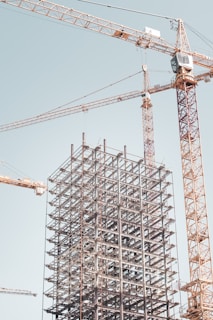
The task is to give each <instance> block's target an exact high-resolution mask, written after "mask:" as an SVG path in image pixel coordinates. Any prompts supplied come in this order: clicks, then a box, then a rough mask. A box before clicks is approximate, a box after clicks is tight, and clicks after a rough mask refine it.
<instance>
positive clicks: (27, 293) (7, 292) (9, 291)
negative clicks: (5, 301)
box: [0, 288, 37, 297]
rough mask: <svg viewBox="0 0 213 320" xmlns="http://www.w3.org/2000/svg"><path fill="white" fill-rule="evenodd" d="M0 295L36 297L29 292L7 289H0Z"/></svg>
mask: <svg viewBox="0 0 213 320" xmlns="http://www.w3.org/2000/svg"><path fill="white" fill-rule="evenodd" d="M0 293H6V294H18V295H25V296H33V297H36V296H37V294H36V293H33V292H31V291H29V290H19V289H8V288H0Z"/></svg>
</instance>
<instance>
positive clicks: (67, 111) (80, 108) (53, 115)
mask: <svg viewBox="0 0 213 320" xmlns="http://www.w3.org/2000/svg"><path fill="white" fill-rule="evenodd" d="M212 77H213V72H206V73H202V74H199V75H196V76H195V81H203V80H205V79H208V78H212ZM173 87H174V83H173V82H171V83H168V84H165V85H155V86H153V87H151V88H149V90H148V92H149V93H150V94H153V93H158V92H161V91H165V90H169V89H171V88H173ZM145 93H146V92H145V91H131V92H128V93H123V94H120V95H116V96H113V97H108V98H104V99H100V100H96V101H92V102H89V103H85V104H80V105H76V106H72V107H68V108H63V109H58V110H53V111H49V112H45V113H42V114H40V115H37V116H34V117H31V118H26V119H23V120H18V121H14V122H11V123H7V124H2V125H0V132H4V131H9V130H14V129H18V128H22V127H26V126H30V125H33V124H36V123H40V122H45V121H49V120H53V119H57V118H60V117H65V116H68V115H71V114H74V113H79V112H87V111H89V110H92V109H97V108H100V107H104V106H106V105H110V104H113V103H118V102H123V101H126V100H129V99H135V98H138V97H143V95H144V94H145Z"/></svg>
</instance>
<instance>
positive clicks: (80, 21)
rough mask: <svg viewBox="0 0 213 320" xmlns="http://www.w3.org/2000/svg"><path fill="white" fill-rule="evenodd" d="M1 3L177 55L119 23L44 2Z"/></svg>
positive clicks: (15, 0) (148, 35) (160, 42)
mask: <svg viewBox="0 0 213 320" xmlns="http://www.w3.org/2000/svg"><path fill="white" fill-rule="evenodd" d="M0 2H3V3H6V4H9V5H13V6H15V7H19V8H22V9H25V10H28V11H32V12H35V13H38V14H41V15H44V16H47V17H50V18H53V19H56V20H60V21H63V22H66V23H69V24H71V25H75V26H77V27H80V28H84V29H88V30H91V31H95V32H98V33H101V34H105V35H108V36H111V37H116V38H119V39H122V40H126V41H128V42H131V43H133V44H135V45H136V46H139V47H142V48H150V49H154V50H157V51H160V52H162V53H166V54H169V55H173V54H174V53H175V47H174V46H173V45H170V44H169V43H168V42H167V41H165V40H164V39H162V38H161V37H159V36H155V35H152V34H151V33H148V32H143V31H139V30H135V29H132V28H129V27H124V26H123V25H120V24H118V23H115V22H112V21H109V20H105V19H101V18H98V17H95V16H93V15H90V14H87V13H83V12H80V11H77V10H75V9H73V8H69V7H65V6H63V5H60V4H56V3H52V2H49V1H43V0H41V1H35V0H0Z"/></svg>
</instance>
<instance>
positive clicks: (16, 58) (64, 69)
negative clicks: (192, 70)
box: [0, 0, 213, 320]
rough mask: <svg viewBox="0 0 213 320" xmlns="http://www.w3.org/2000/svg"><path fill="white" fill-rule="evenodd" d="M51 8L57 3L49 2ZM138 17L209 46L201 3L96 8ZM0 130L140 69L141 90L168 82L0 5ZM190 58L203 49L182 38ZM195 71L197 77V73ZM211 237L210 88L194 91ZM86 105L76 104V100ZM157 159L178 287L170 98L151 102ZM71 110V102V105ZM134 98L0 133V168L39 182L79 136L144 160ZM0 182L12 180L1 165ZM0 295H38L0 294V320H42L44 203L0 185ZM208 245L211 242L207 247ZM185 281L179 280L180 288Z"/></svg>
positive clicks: (181, 235) (175, 146)
mask: <svg viewBox="0 0 213 320" xmlns="http://www.w3.org/2000/svg"><path fill="white" fill-rule="evenodd" d="M58 3H59V1H58ZM60 3H63V4H64V5H66V6H70V7H73V8H75V9H77V10H81V11H84V12H88V13H91V14H94V15H96V16H100V17H103V18H105V19H108V20H113V21H115V22H117V23H120V24H123V25H126V26H129V27H132V28H136V29H141V30H143V29H144V27H145V26H149V27H152V28H155V29H158V30H160V31H161V35H162V37H163V38H165V39H166V40H168V41H169V42H171V43H175V38H176V33H175V31H173V30H171V29H170V22H169V20H165V19H159V18H154V17H150V16H146V15H139V14H133V13H129V12H124V11H119V10H112V9H108V8H104V7H96V6H93V5H89V4H86V3H81V2H79V1H77V0H73V1H71V0H70V1H66V0H64V1H60ZM99 3H107V4H109V5H115V6H119V7H121V6H123V7H125V8H129V9H133V10H140V11H144V12H150V13H157V14H160V15H165V16H172V17H180V18H182V19H183V20H184V21H185V22H186V23H188V24H189V25H191V26H192V27H193V28H195V29H196V30H197V31H199V32H200V33H202V34H203V35H205V36H206V38H208V39H210V40H212V10H213V4H212V1H210V0H204V1H202V6H201V5H199V7H198V6H197V4H194V1H191V0H190V1H187V2H186V1H183V0H179V1H178V2H173V1H169V0H163V1H154V0H150V1H141V0H132V1H127V0H125V1H124V0H123V1H121V0H105V1H104V0H101V1H99ZM0 30H1V37H0V39H1V53H0V56H1V59H0V88H1V95H0V104H1V108H0V124H3V123H7V122H12V121H15V120H19V119H24V118H26V117H30V116H33V115H36V114H39V113H42V112H45V111H47V110H49V109H52V108H54V107H57V106H59V105H62V104H64V103H67V102H69V101H72V100H74V99H76V98H79V97H82V96H84V95H86V94H88V93H90V92H93V91H96V90H98V89H100V88H102V87H105V86H107V85H109V84H112V83H114V82H116V81H118V80H120V79H122V78H124V77H127V76H129V75H132V74H134V73H136V72H138V71H140V70H141V65H142V64H148V68H149V70H150V82H151V85H154V84H166V83H169V82H170V81H171V79H172V78H173V74H172V72H171V68H170V57H168V56H162V55H161V54H159V53H157V52H151V51H146V52H145V51H144V50H141V49H138V48H136V47H135V46H133V45H131V44H129V43H125V42H122V41H119V40H118V39H112V38H108V37H105V36H103V35H100V34H94V33H92V32H89V31H88V30H80V29H77V28H74V27H70V26H67V25H65V24H63V23H60V22H56V21H51V20H50V19H49V18H47V17H41V16H38V15H36V14H33V13H27V12H25V11H22V10H21V9H16V8H13V7H11V6H9V5H6V4H3V3H2V4H0ZM187 32H188V37H189V41H190V43H191V46H192V48H193V49H194V50H196V51H198V52H201V53H205V54H208V55H209V56H213V52H212V49H211V48H209V47H208V46H207V45H206V44H205V43H204V42H201V41H200V40H199V39H198V38H195V36H194V35H193V34H192V33H191V32H190V31H189V30H188V29H187ZM198 71H200V70H198ZM142 87H143V76H142V74H140V75H138V76H137V77H133V78H130V79H129V80H128V81H124V82H121V83H120V84H119V85H117V86H110V88H109V89H107V90H105V91H102V92H100V93H99V94H98V95H94V96H90V97H89V98H88V99H87V101H92V100H96V99H99V98H104V97H108V96H112V95H116V94H120V93H125V92H128V91H132V90H140V89H142ZM197 100H198V108H199V116H200V131H201V141H202V151H203V164H204V172H205V183H206V194H207V204H208V211H209V224H210V232H211V234H212V236H213V230H212V229H213V227H212V226H213V216H212V214H211V212H212V211H213V197H212V186H211V184H212V180H213V171H212V163H213V149H212V142H211V137H212V134H213V126H212V118H213V109H212V83H200V84H199V86H198V88H197ZM84 101H85V100H84ZM152 102H153V105H154V125H155V141H156V145H155V148H156V160H157V161H158V162H163V163H165V165H166V166H167V167H168V168H169V169H170V170H171V171H173V176H174V189H175V202H176V216H177V229H178V247H179V259H180V273H181V278H183V279H184V278H186V275H187V268H188V265H187V261H186V232H185V220H184V210H183V191H182V177H181V164H180V152H179V138H178V118H177V106H176V93H175V90H170V91H168V92H163V93H160V94H156V95H153V96H152ZM79 103H80V101H79ZM140 105H141V99H140V98H138V99H135V100H130V101H127V102H125V103H122V104H117V105H112V106H107V107H105V108H102V109H99V110H93V111H90V112H88V113H86V114H76V115H72V116H70V117H66V118H61V119H57V120H53V121H50V122H44V123H41V124H38V125H34V126H31V127H26V128H22V129H18V130H14V131H9V132H5V133H0V143H1V156H0V160H1V161H5V162H7V163H10V164H11V165H13V166H15V167H16V168H17V169H19V170H20V171H22V172H23V175H25V177H31V178H33V179H35V180H39V181H40V180H41V181H44V182H46V179H47V177H48V176H49V175H50V174H51V173H52V172H53V171H54V170H55V169H56V168H57V167H58V166H59V165H60V164H61V163H62V162H63V161H64V160H65V159H66V158H67V157H68V156H69V153H70V145H71V143H73V144H74V145H75V147H78V146H79V145H80V144H81V135H82V132H83V131H84V132H85V133H86V140H87V142H88V143H89V144H90V145H93V146H95V145H97V144H99V143H102V140H103V139H106V140H107V144H108V145H109V146H111V147H114V148H117V149H123V145H127V150H128V151H129V152H130V153H133V154H135V155H138V156H143V141H142V123H141V109H140ZM0 174H2V175H10V176H11V177H19V178H21V177H22V176H20V175H19V176H17V175H16V174H15V173H14V172H12V171H9V170H7V169H6V168H5V166H1V171H0ZM0 192H1V202H0V212H1V213H0V219H1V223H0V252H1V258H0V259H1V267H0V287H8V288H17V289H28V290H31V291H33V292H36V293H37V294H38V296H37V297H36V298H34V297H26V296H15V295H3V294H2V295H0V310H1V318H2V319H3V318H4V319H5V320H11V319H16V320H29V319H31V320H38V319H41V314H42V302H41V301H42V286H43V256H44V238H45V213H46V198H45V196H43V197H36V196H35V195H34V193H33V191H32V190H27V189H23V188H18V187H13V186H7V185H0ZM211 244H212V246H213V240H212V239H211ZM184 280H187V278H186V279H184Z"/></svg>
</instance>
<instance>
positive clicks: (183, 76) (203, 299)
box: [0, 0, 213, 320]
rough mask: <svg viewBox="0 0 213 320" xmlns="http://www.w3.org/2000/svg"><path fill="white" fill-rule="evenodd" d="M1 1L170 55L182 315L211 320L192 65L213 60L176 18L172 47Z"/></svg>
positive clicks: (41, 5)
mask: <svg viewBox="0 0 213 320" xmlns="http://www.w3.org/2000/svg"><path fill="white" fill-rule="evenodd" d="M0 1H1V2H3V3H5V4H10V5H13V6H16V7H19V8H22V9H25V10H28V11H32V12H35V13H38V14H41V15H44V16H47V17H50V18H53V19H56V20H60V21H63V22H66V23H69V24H71V25H75V26H78V27H81V28H83V29H88V30H90V31H94V32H97V33H100V34H103V35H107V36H110V37H113V38H116V39H120V40H123V41H126V42H130V43H131V44H134V45H136V46H137V47H141V48H144V49H151V50H154V51H157V52H160V53H162V54H167V55H169V56H171V57H172V59H171V65H172V69H173V71H174V73H175V74H176V80H175V84H174V87H175V88H176V92H177V105H178V119H179V136H180V149H181V160H182V172H183V186H184V202H185V216H186V227H187V242H188V258H189V269H190V281H189V282H188V283H187V284H186V285H185V286H184V287H183V288H182V290H185V291H186V292H187V294H188V309H187V310H186V312H185V313H184V314H183V315H182V316H183V317H185V318H187V319H191V320H212V319H213V271H212V261H211V250H210V239H209V230H208V229H209V228H208V217H207V208H206V196H205V188H204V174H203V165H202V156H201V143H200V132H199V121H198V113H197V100H196V84H197V81H196V78H195V76H194V75H193V67H194V65H197V66H201V67H204V68H206V69H208V70H209V72H212V71H213V58H210V57H208V56H206V55H204V54H202V53H198V52H192V51H191V49H190V45H189V42H188V39H187V34H186V31H185V28H184V24H183V21H182V20H181V19H177V20H176V22H177V24H178V29H177V38H176V44H175V45H171V44H170V43H168V42H167V41H166V40H164V39H163V38H161V37H160V34H159V33H156V32H155V31H154V30H152V29H149V30H145V31H140V30H135V29H132V28H129V27H125V26H123V25H119V24H117V23H114V22H111V21H108V20H105V19H100V18H97V17H95V16H92V15H88V14H86V13H82V12H79V11H76V10H74V9H71V8H67V7H65V6H62V5H59V4H55V3H51V2H49V1H45V0H44V1H43V0H41V1H38V2H37V1H35V0H0Z"/></svg>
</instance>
